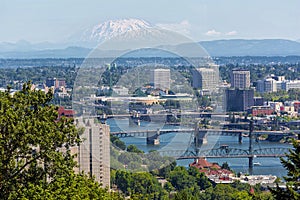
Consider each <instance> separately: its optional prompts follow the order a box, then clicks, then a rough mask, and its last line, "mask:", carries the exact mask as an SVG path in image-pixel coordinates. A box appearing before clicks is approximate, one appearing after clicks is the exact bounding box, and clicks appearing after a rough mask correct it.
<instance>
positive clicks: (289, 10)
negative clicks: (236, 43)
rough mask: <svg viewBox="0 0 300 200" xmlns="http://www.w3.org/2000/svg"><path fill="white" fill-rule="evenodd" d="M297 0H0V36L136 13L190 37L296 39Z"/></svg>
mask: <svg viewBox="0 0 300 200" xmlns="http://www.w3.org/2000/svg"><path fill="white" fill-rule="evenodd" d="M299 8H300V1H299V0H288V1H282V0H252V1H243V0H187V1H183V0H150V1H149V0H148V1H146V0H85V1H84V0H0V24H1V31H0V42H4V41H5V42H15V41H18V40H28V41H30V42H43V41H49V42H62V41H65V40H66V39H67V38H68V37H69V36H71V35H73V34H75V33H78V32H80V31H81V30H83V29H85V28H86V27H89V26H92V25H95V24H99V23H102V22H104V21H106V20H109V19H122V18H139V19H144V20H146V21H148V22H150V23H152V24H156V25H157V24H158V25H160V26H163V27H167V28H171V29H174V30H177V31H180V32H182V33H183V34H186V35H187V36H189V37H191V38H192V39H194V40H197V41H198V40H213V39H224V38H226V39H230V38H247V39H253V38H255V39H257V38H258V39H262V38H284V39H291V40H298V39H300V23H299V19H300V12H299Z"/></svg>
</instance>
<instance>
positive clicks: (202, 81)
mask: <svg viewBox="0 0 300 200" xmlns="http://www.w3.org/2000/svg"><path fill="white" fill-rule="evenodd" d="M192 75H193V88H197V89H201V90H207V91H214V90H216V88H217V85H218V77H217V73H216V71H215V70H214V69H211V68H197V69H194V70H193V71H192Z"/></svg>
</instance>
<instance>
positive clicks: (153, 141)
mask: <svg viewBox="0 0 300 200" xmlns="http://www.w3.org/2000/svg"><path fill="white" fill-rule="evenodd" d="M159 135H160V130H159V129H157V131H156V133H153V132H147V144H149V145H159V144H160V141H159Z"/></svg>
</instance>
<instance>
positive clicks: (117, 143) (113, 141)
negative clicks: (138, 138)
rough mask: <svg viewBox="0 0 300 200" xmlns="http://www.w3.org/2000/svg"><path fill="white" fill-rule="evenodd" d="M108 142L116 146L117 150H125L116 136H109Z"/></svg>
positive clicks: (122, 143) (124, 146)
mask: <svg viewBox="0 0 300 200" xmlns="http://www.w3.org/2000/svg"><path fill="white" fill-rule="evenodd" d="M110 141H111V142H112V143H113V144H114V145H116V146H117V147H118V148H120V149H122V150H125V149H126V144H125V143H124V142H123V141H122V140H120V139H119V138H118V137H117V136H114V135H111V136H110Z"/></svg>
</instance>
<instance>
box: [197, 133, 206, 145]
mask: <svg viewBox="0 0 300 200" xmlns="http://www.w3.org/2000/svg"><path fill="white" fill-rule="evenodd" d="M196 134H197V137H195V140H196V141H195V144H197V145H202V144H207V131H198V132H197V133H196Z"/></svg>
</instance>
